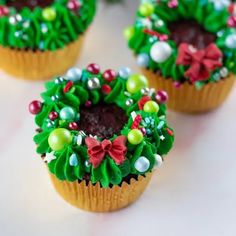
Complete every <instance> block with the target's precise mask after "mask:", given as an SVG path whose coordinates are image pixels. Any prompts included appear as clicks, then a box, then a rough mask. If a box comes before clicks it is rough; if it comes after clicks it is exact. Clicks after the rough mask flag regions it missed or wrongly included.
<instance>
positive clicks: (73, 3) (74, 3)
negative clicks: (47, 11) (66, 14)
mask: <svg viewBox="0 0 236 236" xmlns="http://www.w3.org/2000/svg"><path fill="white" fill-rule="evenodd" d="M67 7H68V8H69V9H70V10H72V11H77V10H78V9H79V8H80V4H79V2H78V1H77V0H70V1H69V2H68V4H67Z"/></svg>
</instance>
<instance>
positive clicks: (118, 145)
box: [85, 136, 127, 168]
mask: <svg viewBox="0 0 236 236" xmlns="http://www.w3.org/2000/svg"><path fill="white" fill-rule="evenodd" d="M85 143H86V145H87V147H88V155H89V161H90V163H92V165H93V167H94V168H96V167H98V166H99V165H100V164H101V162H102V160H103V159H104V157H105V155H106V154H108V155H109V156H110V157H111V158H112V159H113V160H114V161H115V163H116V164H117V165H121V164H122V163H123V162H124V161H125V154H126V151H127V148H126V146H125V143H126V137H125V136H119V137H117V138H116V139H115V140H114V141H113V142H111V141H110V140H103V141H102V142H99V141H98V140H96V139H95V138H91V137H87V138H86V139H85Z"/></svg>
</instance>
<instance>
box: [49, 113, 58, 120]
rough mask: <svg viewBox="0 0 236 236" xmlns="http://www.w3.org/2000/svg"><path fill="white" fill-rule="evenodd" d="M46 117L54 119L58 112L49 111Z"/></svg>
mask: <svg viewBox="0 0 236 236" xmlns="http://www.w3.org/2000/svg"><path fill="white" fill-rule="evenodd" d="M48 117H49V119H50V120H56V119H57V118H58V113H57V112H55V111H52V112H50V114H49V116H48Z"/></svg>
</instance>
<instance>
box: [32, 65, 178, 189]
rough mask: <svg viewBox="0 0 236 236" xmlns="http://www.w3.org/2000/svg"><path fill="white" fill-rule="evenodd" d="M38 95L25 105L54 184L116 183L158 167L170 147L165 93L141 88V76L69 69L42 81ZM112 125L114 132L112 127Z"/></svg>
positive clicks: (126, 70) (123, 71) (93, 68)
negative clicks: (37, 97) (62, 75)
mask: <svg viewBox="0 0 236 236" xmlns="http://www.w3.org/2000/svg"><path fill="white" fill-rule="evenodd" d="M41 96H42V98H43V100H44V101H43V102H40V101H33V102H32V103H30V105H29V110H30V112H31V113H32V114H35V115H36V117H35V122H36V124H37V125H38V126H39V129H37V131H38V133H37V134H36V135H35V137H34V141H35V143H36V144H37V153H38V154H41V155H42V158H43V160H44V161H45V162H46V163H47V165H48V167H49V170H50V172H51V173H52V174H54V175H55V176H56V177H57V178H58V179H60V180H67V181H71V182H73V181H76V180H81V181H82V180H84V179H89V180H90V181H91V182H92V183H93V184H95V183H97V182H99V183H100V184H101V185H102V186H103V187H108V186H111V185H119V184H121V183H122V181H123V180H124V179H125V178H126V177H127V176H130V175H132V176H136V177H138V176H139V175H145V174H146V173H149V172H151V171H152V170H153V168H154V167H155V166H160V165H161V163H162V161H163V159H162V158H163V155H165V154H167V153H168V152H169V150H170V149H171V147H172V144H173V141H174V132H173V130H172V129H171V128H170V127H169V126H168V124H167V121H166V106H165V102H166V101H167V94H166V93H165V92H164V91H158V92H157V93H156V92H155V90H154V89H149V88H147V80H146V78H145V77H144V76H142V75H138V74H131V71H130V69H129V68H122V69H120V70H119V71H118V72H116V71H114V70H111V69H109V70H106V71H104V72H101V69H100V67H99V66H98V65H97V64H90V65H89V66H88V67H87V68H86V69H83V70H80V69H78V68H72V69H70V70H69V71H68V72H67V74H66V76H65V77H57V78H56V79H54V80H53V81H50V82H47V83H46V91H45V92H43V93H42V94H41ZM96 109H98V111H97V112H95V113H94V110H96ZM107 111H108V112H107ZM111 120H112V122H110V121H111ZM116 122H118V124H119V127H118V128H117V127H115V128H114V126H113V125H112V123H116ZM116 126H117V125H116ZM111 129H113V130H111Z"/></svg>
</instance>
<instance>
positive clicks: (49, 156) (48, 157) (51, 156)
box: [44, 152, 57, 164]
mask: <svg viewBox="0 0 236 236" xmlns="http://www.w3.org/2000/svg"><path fill="white" fill-rule="evenodd" d="M56 159H57V158H56V157H55V156H54V154H53V152H51V153H47V154H46V156H45V158H44V162H46V163H48V164H49V163H50V162H51V161H53V160H56Z"/></svg>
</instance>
